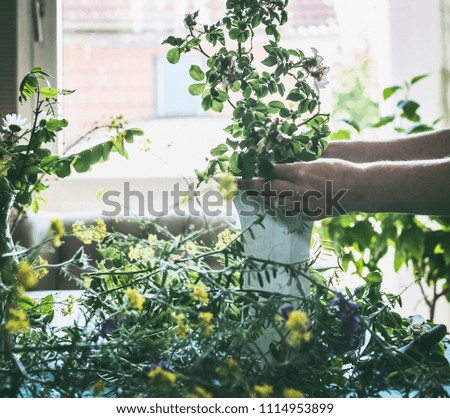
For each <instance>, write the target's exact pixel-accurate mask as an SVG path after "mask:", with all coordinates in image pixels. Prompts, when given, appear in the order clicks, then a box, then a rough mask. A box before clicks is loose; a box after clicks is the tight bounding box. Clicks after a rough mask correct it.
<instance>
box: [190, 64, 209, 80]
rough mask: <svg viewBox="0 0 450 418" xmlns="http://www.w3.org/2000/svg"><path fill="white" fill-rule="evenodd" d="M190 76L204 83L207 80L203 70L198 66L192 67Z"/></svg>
mask: <svg viewBox="0 0 450 418" xmlns="http://www.w3.org/2000/svg"><path fill="white" fill-rule="evenodd" d="M189 75H190V76H191V77H192V78H193V79H194V80H195V81H202V80H203V79H204V78H205V73H204V72H203V71H202V69H201V68H200V67H199V66H198V65H192V66H191V69H190V70H189Z"/></svg>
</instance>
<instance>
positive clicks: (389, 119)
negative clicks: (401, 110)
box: [370, 115, 395, 128]
mask: <svg viewBox="0 0 450 418" xmlns="http://www.w3.org/2000/svg"><path fill="white" fill-rule="evenodd" d="M394 119H395V115H391V116H384V117H382V118H380V120H379V121H378V122H377V123H374V124H372V125H370V126H371V127H372V128H381V127H382V126H384V125H387V124H389V123H391V122H393V121H394Z"/></svg>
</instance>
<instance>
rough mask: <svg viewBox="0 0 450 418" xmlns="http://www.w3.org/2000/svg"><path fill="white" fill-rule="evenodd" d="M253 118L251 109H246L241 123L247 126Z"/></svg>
mask: <svg viewBox="0 0 450 418" xmlns="http://www.w3.org/2000/svg"><path fill="white" fill-rule="evenodd" d="M254 120H255V115H254V113H253V112H252V111H251V110H248V111H247V112H245V114H244V116H243V117H242V123H243V124H244V126H245V127H246V128H247V127H248V126H249V125H250V124H251V123H252V122H253V121H254Z"/></svg>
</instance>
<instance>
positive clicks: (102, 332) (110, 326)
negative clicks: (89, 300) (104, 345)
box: [94, 318, 117, 341]
mask: <svg viewBox="0 0 450 418" xmlns="http://www.w3.org/2000/svg"><path fill="white" fill-rule="evenodd" d="M116 328H117V320H116V319H115V318H108V319H105V320H104V321H103V322H102V323H101V324H99V325H98V326H97V335H96V336H95V338H94V341H97V340H98V339H99V338H100V337H101V338H106V337H107V336H108V335H109V334H111V332H113V331H114V330H115V329H116Z"/></svg>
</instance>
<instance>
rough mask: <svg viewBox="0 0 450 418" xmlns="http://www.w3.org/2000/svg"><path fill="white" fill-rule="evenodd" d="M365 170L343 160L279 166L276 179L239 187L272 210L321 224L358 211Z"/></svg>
mask: <svg viewBox="0 0 450 418" xmlns="http://www.w3.org/2000/svg"><path fill="white" fill-rule="evenodd" d="M363 172H364V169H363V167H362V166H360V165H358V164H354V163H351V162H348V161H344V160H339V159H331V158H329V159H322V160H316V161H311V162H299V163H291V164H277V165H276V166H275V179H274V180H271V181H268V180H266V179H262V178H255V179H252V180H249V181H245V180H242V179H240V180H239V181H238V186H239V188H240V189H243V190H247V191H248V193H249V194H251V195H255V196H258V197H259V198H261V199H262V200H263V201H264V202H265V203H266V205H267V206H268V207H269V209H275V208H276V207H282V208H284V209H285V210H286V212H287V213H289V214H301V215H302V216H303V217H304V218H305V219H309V220H319V219H323V218H325V217H330V216H337V215H344V214H346V213H347V212H350V211H352V210H354V208H355V203H356V201H358V199H360V198H361V195H362V193H363V190H364V187H363V178H364V176H363V174H364V173H363Z"/></svg>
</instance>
